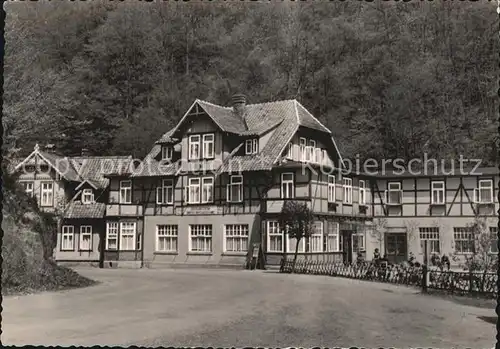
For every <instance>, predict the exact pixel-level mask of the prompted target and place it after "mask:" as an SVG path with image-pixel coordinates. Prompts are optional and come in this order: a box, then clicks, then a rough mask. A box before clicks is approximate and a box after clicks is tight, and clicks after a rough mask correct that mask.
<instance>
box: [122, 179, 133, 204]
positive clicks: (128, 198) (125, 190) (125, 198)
mask: <svg viewBox="0 0 500 349" xmlns="http://www.w3.org/2000/svg"><path fill="white" fill-rule="evenodd" d="M130 203H132V181H120V204H130Z"/></svg>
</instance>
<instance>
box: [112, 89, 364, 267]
mask: <svg viewBox="0 0 500 349" xmlns="http://www.w3.org/2000/svg"><path fill="white" fill-rule="evenodd" d="M338 163H341V157H340V154H339V152H338V149H337V146H336V144H335V141H334V139H333V137H332V134H331V132H330V130H328V129H327V128H326V127H325V126H324V125H323V124H322V123H321V122H319V121H318V120H317V119H316V118H315V117H314V116H312V115H311V114H310V113H309V112H308V111H307V110H306V109H305V108H304V107H303V106H302V105H301V104H300V103H299V102H297V101H296V100H286V101H278V102H270V103H262V104H246V99H245V97H244V96H242V95H237V96H235V97H233V105H232V106H231V107H223V106H218V105H214V104H211V103H208V102H205V101H201V100H196V101H195V102H194V103H193V104H192V106H191V107H190V108H189V110H188V111H187V112H186V114H185V115H184V116H183V117H182V119H181V120H180V122H179V123H178V124H177V125H176V126H175V127H174V128H173V129H171V130H169V131H168V132H167V133H165V134H164V135H163V136H162V137H161V138H160V139H159V140H158V141H157V142H156V143H155V145H154V146H153V148H152V150H151V152H150V153H149V154H148V155H147V156H146V158H145V159H144V161H143V163H142V164H141V165H140V166H139V167H137V168H135V169H134V171H133V173H130V174H129V175H127V176H123V175H122V176H117V177H111V178H110V179H111V183H110V196H109V197H110V202H109V203H108V206H107V210H106V224H107V241H106V255H105V256H106V258H105V259H106V261H110V262H118V264H119V265H120V264H122V265H136V266H139V265H142V266H149V267H161V266H174V265H209V266H220V265H224V266H236V267H242V266H244V265H245V263H246V261H247V260H248V256H249V254H250V253H251V250H252V248H253V246H255V243H257V244H258V246H259V248H260V249H261V250H262V252H264V258H263V259H264V260H265V262H266V263H267V264H278V263H279V260H280V258H281V256H282V255H283V254H284V253H289V252H290V251H294V250H295V242H294V241H291V239H288V238H287V235H285V234H284V233H283V230H282V229H280V227H279V224H278V215H279V212H280V211H281V208H282V206H283V203H284V202H285V201H286V200H300V201H304V202H306V203H307V205H309V207H310V208H311V209H312V211H313V212H314V214H315V217H316V221H315V229H316V233H315V234H314V235H313V236H312V237H311V239H310V240H308V241H303V242H301V246H299V252H300V253H301V254H307V255H309V256H312V257H311V258H329V259H334V258H337V259H339V260H340V259H342V258H346V259H352V250H353V249H352V244H353V243H354V244H359V245H360V246H361V249H364V241H365V240H364V231H365V227H366V225H367V224H368V223H369V221H370V219H371V218H370V217H371V208H370V205H369V204H368V203H369V201H368V200H369V199H368V189H367V188H368V183H367V181H366V180H365V179H360V178H357V177H356V178H354V177H352V178H350V177H346V178H342V177H341V175H340V173H339V171H338V168H337V167H338V166H337V164H338ZM339 183H344V185H343V186H341V187H339ZM360 193H361V194H360ZM360 198H361V199H360ZM360 200H361V201H360ZM116 241H117V243H116ZM343 244H344V245H345V247H343ZM342 251H345V253H343V252H342ZM344 255H345V256H344Z"/></svg>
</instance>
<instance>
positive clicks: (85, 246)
mask: <svg viewBox="0 0 500 349" xmlns="http://www.w3.org/2000/svg"><path fill="white" fill-rule="evenodd" d="M80 251H92V226H91V225H82V226H80Z"/></svg>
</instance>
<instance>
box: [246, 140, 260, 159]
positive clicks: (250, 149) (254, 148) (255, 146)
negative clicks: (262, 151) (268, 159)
mask: <svg viewBox="0 0 500 349" xmlns="http://www.w3.org/2000/svg"><path fill="white" fill-rule="evenodd" d="M258 152H259V140H258V139H257V138H253V139H247V140H246V141H245V154H246V155H251V154H257V153H258Z"/></svg>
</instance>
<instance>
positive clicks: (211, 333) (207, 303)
mask: <svg viewBox="0 0 500 349" xmlns="http://www.w3.org/2000/svg"><path fill="white" fill-rule="evenodd" d="M77 271H78V272H80V273H81V274H82V275H85V276H87V277H90V278H93V279H95V280H99V281H101V284H99V285H97V286H93V287H88V288H82V289H76V290H68V291H63V292H49V293H41V294H35V295H28V296H9V297H5V298H4V300H3V313H2V317H3V319H2V330H3V333H2V343H3V344H4V345H6V344H13V345H24V344H34V345H85V346H90V345H121V346H128V345H141V346H204V347H207V346H214V347H216V346H225V347H230V346H237V347H244V346H267V347H285V346H295V347H299V346H300V347H313V346H323V347H325V346H328V347H334V346H339V347H349V346H358V347H359V346H364V347H439V348H451V347H474V348H492V347H494V343H495V340H494V338H495V335H496V329H495V325H494V324H492V323H489V322H487V321H484V320H482V318H484V317H493V316H494V315H495V313H494V310H493V309H484V308H476V307H472V306H467V305H462V304H456V303H454V302H451V301H449V300H443V299H442V298H439V297H433V296H429V295H422V294H419V292H418V290H417V289H415V288H409V287H404V286H394V285H387V284H379V283H372V282H364V281H358V280H349V279H342V278H333V277H324V276H312V275H283V274H277V273H271V272H263V271H236V270H200V269H177V270H148V269H144V270H125V269H113V270H111V269H90V268H89V269H77Z"/></svg>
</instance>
